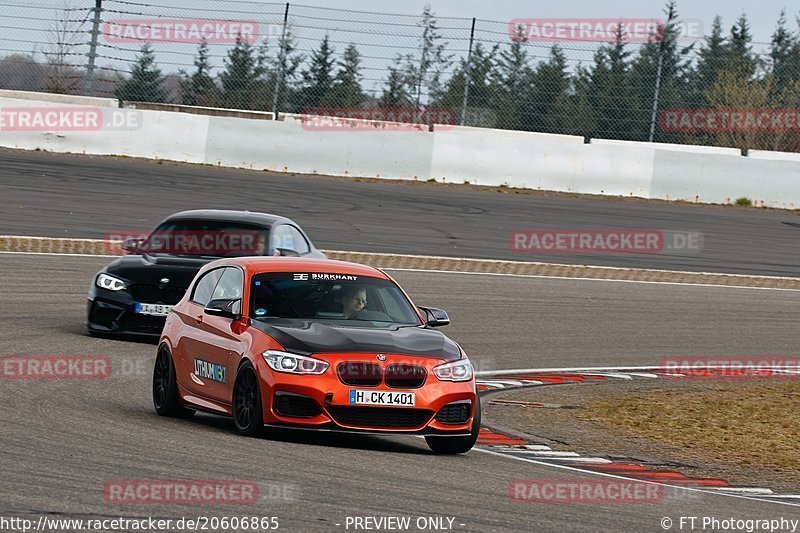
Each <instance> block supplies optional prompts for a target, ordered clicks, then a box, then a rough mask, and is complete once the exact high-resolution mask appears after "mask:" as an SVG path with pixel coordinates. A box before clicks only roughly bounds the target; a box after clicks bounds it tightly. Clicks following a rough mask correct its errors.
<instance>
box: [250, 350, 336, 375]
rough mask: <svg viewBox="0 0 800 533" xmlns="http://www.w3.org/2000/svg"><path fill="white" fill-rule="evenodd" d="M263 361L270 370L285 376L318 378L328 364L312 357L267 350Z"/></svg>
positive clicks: (326, 368)
mask: <svg viewBox="0 0 800 533" xmlns="http://www.w3.org/2000/svg"><path fill="white" fill-rule="evenodd" d="M263 355H264V359H265V360H266V361H267V364H268V365H269V367H270V368H271V369H272V370H275V371H276V372H284V373H286V374H310V375H315V376H318V375H320V374H324V373H325V371H326V370H328V366H329V365H328V362H327V361H323V360H321V359H315V358H313V357H305V356H302V355H295V354H292V353H286V352H279V351H277V350H267V351H266V352H264V354H263Z"/></svg>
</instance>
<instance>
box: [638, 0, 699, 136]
mask: <svg viewBox="0 0 800 533" xmlns="http://www.w3.org/2000/svg"><path fill="white" fill-rule="evenodd" d="M664 14H665V15H666V20H665V21H664V24H663V25H662V26H661V27H660V28H659V30H658V33H657V34H656V35H654V36H653V38H651V39H650V40H649V41H648V42H647V43H645V44H644V45H643V46H642V48H641V50H640V53H639V57H638V58H636V60H635V61H634V62H633V68H632V69H631V86H632V87H634V88H635V90H636V93H637V99H638V102H637V103H636V104H635V105H633V106H631V107H630V108H628V111H627V113H628V114H629V116H630V117H631V118H632V123H631V127H632V129H631V130H630V131H632V132H633V133H632V134H631V135H630V136H628V138H630V139H632V140H639V141H647V140H649V137H650V127H651V121H652V113H653V104H654V103H656V92H658V102H657V104H658V107H657V110H656V111H657V112H658V110H661V109H667V108H681V107H684V106H685V97H686V95H687V94H689V93H690V82H689V78H688V66H689V63H690V59H689V54H690V53H691V52H692V50H693V48H694V43H692V44H690V45H689V46H686V47H681V46H680V44H679V42H678V40H679V37H680V34H681V27H680V24H679V15H678V9H677V5H676V2H675V0H669V1H668V2H667V5H666V7H665V9H664ZM659 74H660V76H659ZM659 80H660V85H659ZM656 86H659V90H658V91H656ZM657 120H658V118H657V115H656V121H657ZM656 128H657V125H656ZM626 129H627V128H625V129H624V130H626ZM624 130H623V131H624ZM655 132H656V133H657V134H658V135H657V138H656V140H660V141H664V140H665V134H664V133H663V132H659V131H658V129H656V130H655Z"/></svg>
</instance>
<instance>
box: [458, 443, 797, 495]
mask: <svg viewBox="0 0 800 533" xmlns="http://www.w3.org/2000/svg"><path fill="white" fill-rule="evenodd" d="M473 450H474V451H477V452H479V453H488V454H489V455H494V456H496V457H503V458H505V459H512V460H515V461H523V462H525V463H531V464H535V465H539V466H544V467H548V468H558V469H560V470H567V471H569V472H576V473H580V474H585V475H591V476H599V477H607V478H612V479H622V480H625V481H630V480H631V479H632V478H629V477H625V476H619V475H616V474H608V473H606V472H595V471H593V470H586V469H585V468H580V467H575V466H570V465H562V464H554V463H548V462H545V461H539V460H536V459H533V458H531V457H529V456H525V455H516V454H510V453H500V452H496V451H494V450H489V449H487V448H479V447H475V448H473ZM636 481H637V482H638V483H644V484H648V485H659V486H662V487H669V488H673V489H679V490H686V491H689V492H700V493H705V494H711V495H717V496H724V497H726V498H739V499H742V500H748V501H754V502H764V503H772V504H775V505H785V506H788V507H798V508H800V503H792V502H782V501H777V500H775V499H774V497H771V496H766V495H765V496H749V495H745V494H732V493H728V492H719V491H710V490H707V489H699V488H694V487H686V486H683V485H670V484H668V483H660V482H658V481H649V480H644V479H642V480H638V479H637V480H636ZM793 498H800V496H793Z"/></svg>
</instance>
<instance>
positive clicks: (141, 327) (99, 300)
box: [86, 285, 177, 339]
mask: <svg viewBox="0 0 800 533" xmlns="http://www.w3.org/2000/svg"><path fill="white" fill-rule="evenodd" d="M137 301H138V302H143V303H154V304H162V305H174V304H176V303H177V300H173V299H168V301H167V300H166V299H163V298H158V297H156V298H147V299H144V298H140V299H138V300H137V298H136V297H135V296H134V295H133V294H131V293H130V292H128V291H127V290H122V291H116V292H115V291H108V290H105V289H101V288H99V287H97V286H95V285H92V288H91V289H90V290H89V295H88V300H87V305H86V327H87V329H88V330H89V332H90V333H95V334H101V335H144V336H147V337H152V338H156V339H157V338H158V337H159V336H160V335H161V331H162V330H163V329H164V323H165V322H166V317H163V316H150V315H142V314H137V313H136V303H137Z"/></svg>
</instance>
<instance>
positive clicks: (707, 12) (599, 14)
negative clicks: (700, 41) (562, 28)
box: [302, 0, 800, 42]
mask: <svg viewBox="0 0 800 533" xmlns="http://www.w3.org/2000/svg"><path fill="white" fill-rule="evenodd" d="M302 3H303V4H306V5H315V6H327V7H341V8H345V9H356V10H365V11H386V12H394V13H418V12H420V11H422V9H423V7H424V6H425V5H426V4H430V5H431V7H432V8H433V10H434V11H435V12H436V13H437V14H438V15H451V16H459V17H477V18H483V19H491V20H502V21H505V20H511V19H515V18H557V17H564V18H619V17H624V18H661V16H662V13H663V10H664V6H665V4H666V2H665V1H662V0H565V1H564V0H562V1H560V2H559V1H532V0H404V1H403V2H386V1H383V2H375V1H374V0H332V1H330V2H314V1H313V0H303V2H302ZM784 8H785V9H786V11H787V16H788V17H789V18H790V20H791V22H792V27H793V28H794V29H796V28H797V25H796V23H795V22H794V19H795V17H796V16H797V15H800V6H799V5H798V2H796V1H795V2H787V1H786V0H759V1H753V0H747V1H742V0H733V1H729V0H694V1H687V0H683V1H681V0H679V1H678V11H679V13H680V15H681V16H682V17H683V18H685V19H700V20H702V21H703V22H704V23H705V25H706V27H707V28H710V27H711V22H712V21H713V20H714V17H715V16H716V15H720V16H722V19H723V24H724V26H725V28H726V31H727V29H728V28H729V27H730V25H731V24H732V23H733V22H734V21H735V20H736V19H737V18H738V17H739V15H740V14H741V13H742V12H744V13H747V16H748V18H749V19H750V22H751V25H752V28H753V35H754V37H755V40H756V41H762V42H763V41H768V40H769V39H770V37H771V36H772V32H773V30H774V29H775V23H776V22H777V20H778V17H779V15H780V12H781V10H782V9H784Z"/></svg>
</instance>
